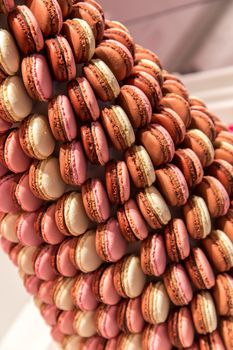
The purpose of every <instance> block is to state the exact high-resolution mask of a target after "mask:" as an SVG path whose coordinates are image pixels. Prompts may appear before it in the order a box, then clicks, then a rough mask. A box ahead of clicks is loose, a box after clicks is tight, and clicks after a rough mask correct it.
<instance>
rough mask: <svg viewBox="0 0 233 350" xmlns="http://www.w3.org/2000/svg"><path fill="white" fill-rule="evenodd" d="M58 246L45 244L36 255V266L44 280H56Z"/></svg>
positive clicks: (37, 274)
mask: <svg viewBox="0 0 233 350" xmlns="http://www.w3.org/2000/svg"><path fill="white" fill-rule="evenodd" d="M57 249H58V247H57V246H52V245H45V246H43V247H42V248H41V250H40V252H39V254H38V255H37V257H36V260H35V264H34V268H35V274H36V276H37V277H38V278H40V279H41V280H44V281H50V280H55V278H56V277H57V275H58V272H57V270H56V266H55V259H56V253H57Z"/></svg>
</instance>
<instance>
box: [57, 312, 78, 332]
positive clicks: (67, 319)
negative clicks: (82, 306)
mask: <svg viewBox="0 0 233 350" xmlns="http://www.w3.org/2000/svg"><path fill="white" fill-rule="evenodd" d="M74 317H75V311H74V310H71V311H62V312H61V313H60V314H59V316H58V319H57V325H58V328H59V330H60V332H62V333H63V334H65V335H73V334H74V329H73V322H74Z"/></svg>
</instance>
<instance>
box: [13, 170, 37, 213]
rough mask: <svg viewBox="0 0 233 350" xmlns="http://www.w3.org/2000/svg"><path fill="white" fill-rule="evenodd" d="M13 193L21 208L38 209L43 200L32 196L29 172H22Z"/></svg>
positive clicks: (25, 209)
mask: <svg viewBox="0 0 233 350" xmlns="http://www.w3.org/2000/svg"><path fill="white" fill-rule="evenodd" d="M15 195H16V198H17V201H18V203H19V205H20V207H21V209H22V210H24V211H27V212H32V211H36V210H38V209H40V207H41V206H42V204H43V201H42V200H41V199H39V198H37V197H35V196H34V194H33V193H32V191H31V189H30V186H29V173H28V172H26V173H24V174H23V175H22V176H21V178H20V179H19V182H18V184H17V187H16V190H15Z"/></svg>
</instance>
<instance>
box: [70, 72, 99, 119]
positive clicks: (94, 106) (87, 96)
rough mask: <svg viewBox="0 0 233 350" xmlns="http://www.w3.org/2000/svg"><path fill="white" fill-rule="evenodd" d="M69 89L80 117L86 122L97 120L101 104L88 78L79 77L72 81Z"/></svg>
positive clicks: (77, 114) (71, 99)
mask: <svg viewBox="0 0 233 350" xmlns="http://www.w3.org/2000/svg"><path fill="white" fill-rule="evenodd" d="M67 91H68V94H69V98H70V101H71V103H72V106H73V108H74V110H75V113H76V116H77V118H78V119H80V120H81V121H84V122H85V121H96V120H97V119H98V118H99V116H100V109H99V105H98V102H97V100H96V97H95V94H94V91H93V89H92V87H91V85H90V83H89V82H88V80H87V79H86V78H84V77H78V78H76V79H73V80H72V81H70V82H69V83H68V85H67Z"/></svg>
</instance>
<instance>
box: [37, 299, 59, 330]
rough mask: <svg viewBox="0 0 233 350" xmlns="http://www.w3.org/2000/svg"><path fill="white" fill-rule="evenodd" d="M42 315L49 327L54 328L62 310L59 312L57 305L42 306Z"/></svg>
mask: <svg viewBox="0 0 233 350" xmlns="http://www.w3.org/2000/svg"><path fill="white" fill-rule="evenodd" d="M40 313H41V316H42V317H43V319H44V321H45V323H46V324H47V325H48V326H50V327H53V326H55V325H56V323H57V319H58V316H59V314H60V310H58V309H57V308H56V306H55V305H46V304H42V305H41V308H40Z"/></svg>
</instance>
